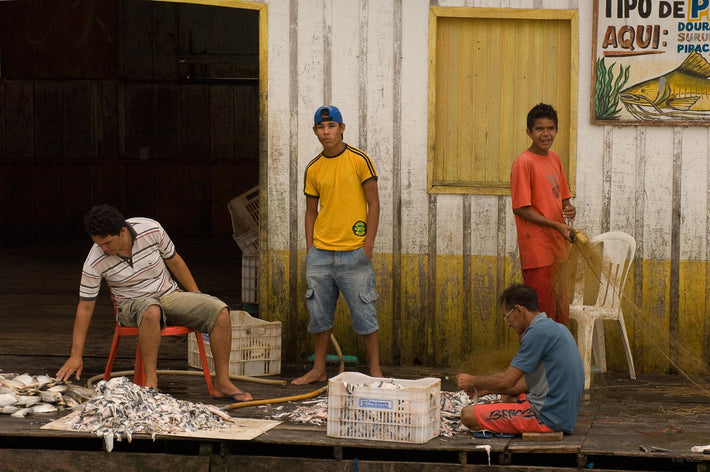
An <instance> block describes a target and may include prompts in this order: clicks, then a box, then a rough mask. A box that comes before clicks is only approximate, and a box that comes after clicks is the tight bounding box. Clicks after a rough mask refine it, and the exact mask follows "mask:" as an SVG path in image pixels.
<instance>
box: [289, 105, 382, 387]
mask: <svg viewBox="0 0 710 472" xmlns="http://www.w3.org/2000/svg"><path fill="white" fill-rule="evenodd" d="M313 121H314V126H313V132H314V133H315V135H316V136H317V137H318V141H320V143H321V144H322V145H323V151H322V152H321V153H320V154H318V156H316V157H315V159H313V160H312V161H311V162H309V163H308V166H306V172H305V177H304V189H303V192H304V193H305V195H306V248H307V250H308V255H307V256H306V281H307V283H308V290H307V291H306V304H307V305H308V311H309V313H310V322H309V323H308V332H310V333H313V334H314V345H315V361H314V362H313V368H312V369H311V370H310V371H309V372H308V373H306V374H305V375H303V376H301V377H299V378H297V379H295V380H293V381H292V382H291V383H293V384H294V385H306V384H309V383H311V382H324V381H325V380H326V378H327V377H326V360H327V352H328V341H329V340H330V333H331V332H332V330H333V319H334V315H335V306H336V303H337V301H338V296H339V294H340V293H342V294H343V297H344V298H345V301H346V302H347V303H348V307H349V308H350V317H351V319H352V322H353V329H354V330H355V332H356V333H358V334H360V335H361V336H362V337H363V341H364V342H365V350H366V351H367V357H368V361H369V364H370V375H371V376H373V377H382V371H381V370H380V348H379V338H378V330H379V325H378V324H377V313H376V311H375V300H377V293H376V292H375V272H374V270H373V268H372V250H373V248H374V245H375V236H376V235H377V225H378V222H379V218H380V197H379V194H378V190H377V172H376V171H375V166H374V165H373V164H372V161H371V160H370V157H369V156H368V155H367V154H366V153H364V152H363V151H361V150H359V149H357V148H354V147H352V146H349V145H348V144H346V143H345V142H343V132H344V131H345V124H344V123H343V116H342V114H341V113H340V110H338V109H337V108H336V107H334V106H330V105H326V106H322V107H320V108H319V109H318V110H316V113H315V117H314V120H313ZM319 205H320V208H319Z"/></svg>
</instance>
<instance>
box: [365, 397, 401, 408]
mask: <svg viewBox="0 0 710 472" xmlns="http://www.w3.org/2000/svg"><path fill="white" fill-rule="evenodd" d="M358 407H360V408H367V409H370V410H391V409H393V408H394V402H393V401H392V400H376V399H373V398H360V399H358Z"/></svg>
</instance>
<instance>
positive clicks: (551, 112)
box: [527, 103, 558, 131]
mask: <svg viewBox="0 0 710 472" xmlns="http://www.w3.org/2000/svg"><path fill="white" fill-rule="evenodd" d="M538 118H549V119H551V120H553V121H554V122H555V128H557V127H558V125H557V110H555V109H554V108H553V107H552V105H547V104H545V103H538V104H537V105H535V106H534V107H532V109H531V110H530V111H529V112H528V123H527V126H528V129H529V130H531V131H532V129H533V126H535V120H537V119H538Z"/></svg>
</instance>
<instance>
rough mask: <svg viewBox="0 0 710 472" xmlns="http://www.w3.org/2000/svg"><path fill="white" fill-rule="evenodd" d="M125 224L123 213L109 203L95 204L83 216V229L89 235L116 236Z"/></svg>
mask: <svg viewBox="0 0 710 472" xmlns="http://www.w3.org/2000/svg"><path fill="white" fill-rule="evenodd" d="M125 226H126V220H125V219H124V218H123V215H122V214H121V212H120V211H118V210H117V209H116V208H115V207H112V206H111V205H96V206H94V207H92V208H91V210H89V212H88V213H87V214H86V216H85V217H84V229H85V230H86V232H87V233H88V234H89V236H116V235H118V234H119V233H120V232H121V228H123V227H125Z"/></svg>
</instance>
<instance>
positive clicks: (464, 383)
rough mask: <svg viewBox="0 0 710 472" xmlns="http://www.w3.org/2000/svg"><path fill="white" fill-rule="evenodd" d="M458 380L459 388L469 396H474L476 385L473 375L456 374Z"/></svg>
mask: <svg viewBox="0 0 710 472" xmlns="http://www.w3.org/2000/svg"><path fill="white" fill-rule="evenodd" d="M456 382H457V383H458V386H459V389H461V390H463V391H464V392H466V393H467V394H468V396H469V397H472V396H473V395H474V394H475V393H476V386H475V385H474V384H473V375H468V374H458V375H457V376H456Z"/></svg>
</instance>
